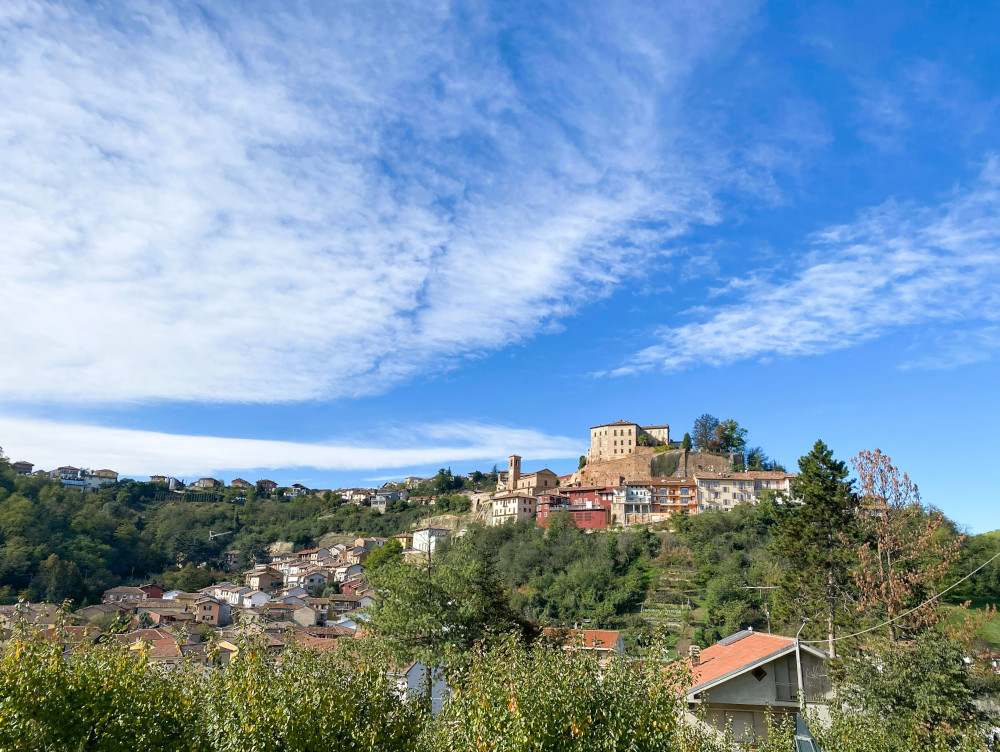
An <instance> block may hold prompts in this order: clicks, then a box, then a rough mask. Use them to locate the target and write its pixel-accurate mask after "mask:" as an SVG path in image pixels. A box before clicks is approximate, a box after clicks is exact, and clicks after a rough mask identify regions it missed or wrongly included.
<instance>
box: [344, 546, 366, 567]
mask: <svg viewBox="0 0 1000 752" xmlns="http://www.w3.org/2000/svg"><path fill="white" fill-rule="evenodd" d="M367 558H368V549H367V548H365V547H364V546H355V547H354V548H352V549H349V550H348V551H345V552H344V556H343V559H344V561H346V562H347V563H348V564H363V563H364V561H365V559H367Z"/></svg>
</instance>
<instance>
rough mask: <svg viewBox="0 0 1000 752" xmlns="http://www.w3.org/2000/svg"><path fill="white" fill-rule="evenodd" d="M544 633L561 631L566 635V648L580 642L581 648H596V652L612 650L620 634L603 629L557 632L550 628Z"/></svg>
mask: <svg viewBox="0 0 1000 752" xmlns="http://www.w3.org/2000/svg"><path fill="white" fill-rule="evenodd" d="M544 631H545V634H547V635H555V634H558V633H559V632H561V631H565V632H566V634H567V637H566V645H567V646H570V647H572V646H575V645H579V644H580V643H581V642H582V644H583V647H587V648H597V649H598V650H614V649H615V645H616V644H617V643H618V638H619V637H620V636H621V633H620V632H617V631H614V630H604V629H567V630H559V629H553V628H551V627H550V628H547V629H545V630H544Z"/></svg>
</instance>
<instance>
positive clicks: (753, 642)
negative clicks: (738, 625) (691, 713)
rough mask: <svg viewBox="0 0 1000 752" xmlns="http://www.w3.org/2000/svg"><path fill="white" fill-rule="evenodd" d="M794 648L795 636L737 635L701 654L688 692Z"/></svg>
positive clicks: (753, 633)
mask: <svg viewBox="0 0 1000 752" xmlns="http://www.w3.org/2000/svg"><path fill="white" fill-rule="evenodd" d="M794 646H795V640H794V639H792V638H791V637H781V636H779V635H772V634H763V633H761V632H737V633H736V634H734V635H732V636H731V637H727V638H726V639H724V640H721V641H720V642H717V643H716V644H714V645H712V646H711V647H708V648H705V649H704V650H702V651H701V659H700V661H699V663H698V665H697V666H694V667H693V668H692V672H691V673H692V677H691V679H692V684H691V688H690V689H689V690H688V693H689V694H690V693H692V692H696V691H698V690H699V688H701V687H704V686H705V685H707V684H711V683H712V682H714V681H716V680H717V679H721V678H722V677H724V676H728V675H729V674H731V673H733V672H734V671H739V670H740V669H746V668H749V667H750V666H753V665H754V664H756V663H759V662H760V661H762V660H764V659H765V658H768V657H770V656H773V655H776V654H778V653H781V652H784V651H785V650H788V649H789V648H792V647H794Z"/></svg>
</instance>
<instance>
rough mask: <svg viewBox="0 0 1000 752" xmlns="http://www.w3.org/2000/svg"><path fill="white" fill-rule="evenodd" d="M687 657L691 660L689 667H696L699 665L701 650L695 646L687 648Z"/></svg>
mask: <svg viewBox="0 0 1000 752" xmlns="http://www.w3.org/2000/svg"><path fill="white" fill-rule="evenodd" d="M688 657H689V658H690V659H691V665H692V666H697V665H698V664H699V663H701V648H700V647H698V646H697V645H692V646H691V647H689V648H688Z"/></svg>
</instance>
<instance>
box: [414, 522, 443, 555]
mask: <svg viewBox="0 0 1000 752" xmlns="http://www.w3.org/2000/svg"><path fill="white" fill-rule="evenodd" d="M450 532H451V531H450V530H448V529H447V528H442V527H422V528H420V529H419V530H414V531H413V547H414V548H415V549H417V550H418V551H423V552H424V553H429V552H431V551H433V550H434V549H435V548H436V547H437V544H438V541H441V540H444V538H445V536H447V535H448V533H450Z"/></svg>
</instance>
